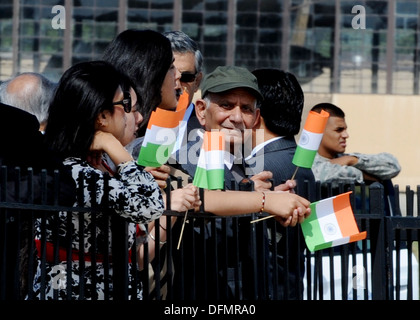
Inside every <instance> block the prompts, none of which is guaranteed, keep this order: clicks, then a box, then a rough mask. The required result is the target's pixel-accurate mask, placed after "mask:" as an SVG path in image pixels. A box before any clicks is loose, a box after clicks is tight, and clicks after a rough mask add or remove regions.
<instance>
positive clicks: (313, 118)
mask: <svg viewBox="0 0 420 320" xmlns="http://www.w3.org/2000/svg"><path fill="white" fill-rule="evenodd" d="M329 116H330V114H329V113H328V112H326V111H324V110H321V113H318V112H315V111H309V114H308V118H307V119H306V122H305V126H304V127H303V130H302V133H301V135H300V139H299V143H298V145H297V147H296V151H295V154H294V156H293V160H292V162H293V164H294V165H296V166H298V167H303V168H312V163H313V162H314V159H315V155H316V152H317V151H318V148H319V145H320V143H321V140H322V136H323V134H324V130H325V126H326V125H327V120H328V117H329Z"/></svg>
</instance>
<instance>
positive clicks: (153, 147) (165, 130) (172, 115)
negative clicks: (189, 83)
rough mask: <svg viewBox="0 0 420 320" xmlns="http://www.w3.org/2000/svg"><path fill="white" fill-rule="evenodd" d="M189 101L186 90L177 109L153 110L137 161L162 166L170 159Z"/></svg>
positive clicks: (144, 164)
mask: <svg viewBox="0 0 420 320" xmlns="http://www.w3.org/2000/svg"><path fill="white" fill-rule="evenodd" d="M187 103H188V92H187V91H186V90H184V92H183V93H182V95H181V97H180V98H179V102H178V105H177V108H176V110H175V111H171V110H165V109H161V108H157V109H156V110H155V111H153V112H152V114H151V116H150V119H149V122H148V124H147V130H146V134H145V136H144V140H143V144H142V147H141V149H140V153H139V156H138V158H137V163H138V164H140V165H143V166H145V167H160V166H161V165H162V164H164V163H166V161H168V159H169V157H170V156H171V153H172V150H173V148H174V145H175V143H176V139H177V136H178V131H179V126H180V122H181V121H182V120H183V118H184V113H185V110H186V108H187Z"/></svg>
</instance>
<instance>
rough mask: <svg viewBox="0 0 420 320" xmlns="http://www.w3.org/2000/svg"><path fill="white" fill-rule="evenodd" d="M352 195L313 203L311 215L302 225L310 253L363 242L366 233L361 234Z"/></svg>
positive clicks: (341, 195) (348, 194)
mask: <svg viewBox="0 0 420 320" xmlns="http://www.w3.org/2000/svg"><path fill="white" fill-rule="evenodd" d="M350 193H351V191H349V192H346V193H343V194H340V195H337V196H334V197H331V198H327V199H323V200H320V201H317V202H313V203H311V205H310V206H311V214H310V215H309V217H308V218H307V219H305V221H304V222H302V223H301V227H302V232H303V235H304V238H305V242H306V245H307V247H308V249H309V250H310V251H312V252H313V251H316V250H321V249H325V248H329V247H334V246H339V245H343V244H346V243H350V242H354V241H359V240H363V239H365V238H366V231H364V232H359V228H358V227H357V224H356V220H355V218H354V214H353V210H352V208H351V204H350Z"/></svg>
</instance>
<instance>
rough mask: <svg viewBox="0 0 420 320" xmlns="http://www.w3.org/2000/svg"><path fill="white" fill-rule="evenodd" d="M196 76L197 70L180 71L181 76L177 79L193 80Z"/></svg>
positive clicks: (183, 80)
mask: <svg viewBox="0 0 420 320" xmlns="http://www.w3.org/2000/svg"><path fill="white" fill-rule="evenodd" d="M196 76H197V72H196V73H186V72H183V73H181V78H180V79H179V81H181V82H193V81H194V80H195V77H196Z"/></svg>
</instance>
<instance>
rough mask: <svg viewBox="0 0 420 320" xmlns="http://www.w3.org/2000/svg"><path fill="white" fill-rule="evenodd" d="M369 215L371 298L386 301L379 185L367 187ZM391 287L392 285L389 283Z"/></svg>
mask: <svg viewBox="0 0 420 320" xmlns="http://www.w3.org/2000/svg"><path fill="white" fill-rule="evenodd" d="M369 207H370V214H371V215H372V216H373V217H374V218H375V219H372V220H371V222H370V230H371V233H370V234H371V238H370V245H371V259H372V274H373V275H374V277H373V279H372V298H373V299H374V300H385V299H387V286H388V285H389V281H390V279H389V275H388V276H387V273H388V270H386V269H387V268H386V252H385V247H384V245H383V244H384V243H385V220H384V214H385V208H384V188H383V186H382V185H381V184H379V183H376V182H375V183H373V184H372V185H371V186H370V187H369ZM391 285H392V283H391Z"/></svg>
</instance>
